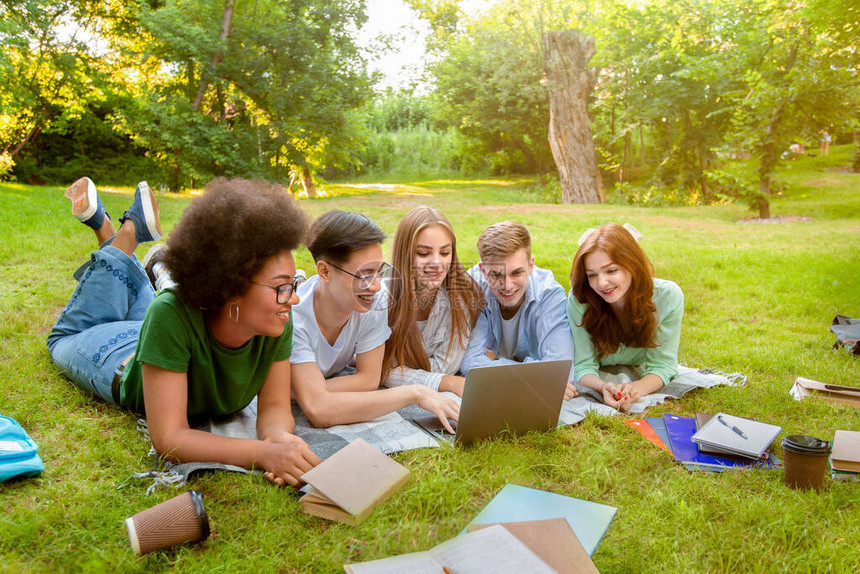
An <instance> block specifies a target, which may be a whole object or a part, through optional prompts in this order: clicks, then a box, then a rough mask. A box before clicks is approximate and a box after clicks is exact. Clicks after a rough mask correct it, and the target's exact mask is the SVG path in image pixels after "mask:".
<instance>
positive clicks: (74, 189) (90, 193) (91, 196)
mask: <svg viewBox="0 0 860 574" xmlns="http://www.w3.org/2000/svg"><path fill="white" fill-rule="evenodd" d="M66 197H68V198H69V200H70V201H71V202H72V215H74V216H75V217H76V218H77V219H78V221H88V220H89V219H90V218H91V217H92V216H93V215H95V214H96V210H97V209H98V207H99V197H98V192H97V191H96V184H94V183H93V180H91V179H90V178H88V177H82V178H80V179H79V180H78V181H76V182H75V183H73V184H72V185H70V186H69V188H68V189H67V190H66Z"/></svg>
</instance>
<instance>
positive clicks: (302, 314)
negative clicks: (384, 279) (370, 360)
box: [290, 275, 391, 378]
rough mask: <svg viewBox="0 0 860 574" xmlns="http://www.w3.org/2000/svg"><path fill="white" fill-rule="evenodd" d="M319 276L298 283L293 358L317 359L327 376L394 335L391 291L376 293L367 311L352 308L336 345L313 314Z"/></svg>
mask: <svg viewBox="0 0 860 574" xmlns="http://www.w3.org/2000/svg"><path fill="white" fill-rule="evenodd" d="M318 285H319V277H318V276H317V275H314V276H313V277H311V278H310V279H308V280H307V281H306V282H304V283H302V285H300V286H299V299H300V302H299V304H298V305H295V306H294V307H293V352H292V355H290V362H291V363H293V364H296V365H297V364H299V363H314V362H315V363H316V364H317V366H318V367H319V369H320V371H321V372H322V374H323V376H324V377H326V378H329V377H332V376H334V375H336V374H337V373H339V372H341V371H342V370H343V369H344V368H346V367H348V366H354V365H355V356H356V355H360V354H362V353H366V352H368V351H372V350H373V349H375V348H376V347H378V346H379V345H382V344H383V343H385V341H387V340H388V337H389V336H390V335H391V329H389V328H388V305H387V301H388V293H387V292H386V291H385V290H382V291H380V292H379V293H377V294H376V297H375V298H374V300H373V307H371V309H370V310H369V311H368V312H366V313H359V312H358V311H353V312H352V315H350V317H349V319H348V320H347V322H346V325H344V326H343V329H341V331H340V334H339V335H338V336H337V340H336V341H335V342H334V345H329V344H328V341H326V338H325V337H324V336H323V334H322V332H321V331H320V328H319V325H318V324H317V319H316V315H314V292H315V291H316V288H317V286H318Z"/></svg>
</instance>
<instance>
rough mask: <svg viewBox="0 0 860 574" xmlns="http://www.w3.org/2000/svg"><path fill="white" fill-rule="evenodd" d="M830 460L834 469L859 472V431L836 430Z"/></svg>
mask: <svg viewBox="0 0 860 574" xmlns="http://www.w3.org/2000/svg"><path fill="white" fill-rule="evenodd" d="M831 460H832V465H833V469H834V470H838V471H842V472H860V432H857V431H847V430H838V431H836V436H835V437H833V452H832V453H831Z"/></svg>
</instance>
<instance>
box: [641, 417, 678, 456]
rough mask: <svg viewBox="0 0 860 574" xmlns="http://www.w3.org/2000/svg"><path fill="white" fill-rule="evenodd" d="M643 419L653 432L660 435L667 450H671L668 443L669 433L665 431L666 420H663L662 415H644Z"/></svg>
mask: <svg viewBox="0 0 860 574" xmlns="http://www.w3.org/2000/svg"><path fill="white" fill-rule="evenodd" d="M645 420H646V421H647V422H648V424H649V425H651V428H652V429H654V432H655V433H656V434H657V436H658V437H660V440H662V441H663V444H665V445H666V446H667V447H668V448H669V450H672V445H671V444H669V433H668V432H666V421H664V420H663V417H645Z"/></svg>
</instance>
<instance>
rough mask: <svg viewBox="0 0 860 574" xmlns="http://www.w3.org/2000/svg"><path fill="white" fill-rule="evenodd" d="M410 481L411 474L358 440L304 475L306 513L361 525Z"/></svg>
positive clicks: (301, 504)
mask: <svg viewBox="0 0 860 574" xmlns="http://www.w3.org/2000/svg"><path fill="white" fill-rule="evenodd" d="M408 479H409V471H408V470H407V469H406V468H405V467H404V466H402V465H401V464H399V463H398V462H397V461H395V460H392V459H390V458H388V457H387V456H385V455H384V454H383V453H382V452H380V451H379V450H377V449H376V448H374V447H373V446H371V445H370V444H368V443H367V442H366V441H364V440H362V439H360V438H358V439H355V440H354V441H352V442H351V443H349V444H348V445H347V446H345V447H343V448H342V449H340V450H339V451H337V452H336V453H335V454H333V455H332V456H330V457H329V458H327V459H326V460H324V461H323V462H322V463H320V464H319V465H318V466H316V467H315V468H312V469H311V470H309V471H308V472H306V473H305V474H304V475H302V480H304V481H305V482H306V483H308V485H307V486H306V487H305V488H304V489H303V491H304V492H305V495H304V496H302V497H301V498H300V499H299V505H300V507H301V509H302V511H303V512H306V513H308V514H313V515H315V516H320V517H322V518H327V519H329V520H337V521H338V522H344V523H346V524H353V525H355V524H358V523H359V522H361V521H362V520H364V519H365V518H366V517H367V515H368V514H370V512H371V511H372V510H373V509H374V507H376V505H377V504H379V503H380V502H382V501H383V500H385V499H386V498H388V497H389V496H391V494H392V493H394V492H395V491H396V490H397V489H399V488H400V487H401V486H403V483H405V482H406V481H407V480H408Z"/></svg>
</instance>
